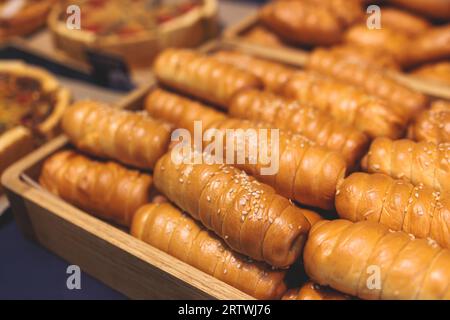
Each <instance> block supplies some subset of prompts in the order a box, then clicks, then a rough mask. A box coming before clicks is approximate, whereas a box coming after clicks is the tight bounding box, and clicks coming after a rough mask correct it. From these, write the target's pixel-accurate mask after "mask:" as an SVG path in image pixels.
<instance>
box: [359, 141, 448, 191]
mask: <svg viewBox="0 0 450 320" xmlns="http://www.w3.org/2000/svg"><path fill="white" fill-rule="evenodd" d="M366 165H367V171H368V172H370V173H384V174H387V175H390V176H391V177H393V178H395V179H407V180H408V181H411V183H413V184H415V185H420V184H423V185H424V186H427V187H430V188H432V189H434V190H436V191H440V192H441V193H443V194H446V193H448V194H450V143H441V144H439V145H436V144H434V143H432V142H414V141H412V140H408V139H402V140H390V139H388V138H377V139H375V140H374V141H373V142H372V145H371V146H370V149H369V153H368V154H367V164H366Z"/></svg>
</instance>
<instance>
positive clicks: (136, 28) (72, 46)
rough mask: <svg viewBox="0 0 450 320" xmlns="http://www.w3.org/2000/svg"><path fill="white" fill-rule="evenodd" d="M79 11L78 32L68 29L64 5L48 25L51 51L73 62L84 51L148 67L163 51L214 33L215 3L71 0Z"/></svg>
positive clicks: (82, 57) (205, 0) (211, 0)
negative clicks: (153, 3)
mask: <svg viewBox="0 0 450 320" xmlns="http://www.w3.org/2000/svg"><path fill="white" fill-rule="evenodd" d="M68 3H70V4H76V5H78V6H79V8H80V12H81V19H80V25H79V27H80V29H78V30H77V29H73V28H74V27H73V25H71V27H70V28H71V29H70V28H69V27H68V25H67V21H73V20H71V19H70V14H67V13H66V4H65V3H64V2H63V3H61V4H59V5H57V6H55V8H54V9H53V10H52V12H51V13H50V15H49V18H48V25H49V28H50V30H51V32H52V34H53V39H54V42H55V45H56V47H58V48H59V49H61V50H63V51H64V52H65V53H66V54H68V55H69V56H71V57H72V58H75V59H77V60H82V61H85V60H86V50H88V49H90V50H94V51H98V52H105V53H109V54H113V55H116V56H119V57H121V58H123V59H124V60H125V61H126V63H127V64H128V65H130V66H131V67H148V66H150V65H151V63H152V60H153V58H154V57H155V56H156V54H157V53H158V52H159V51H160V50H161V49H163V48H166V47H172V46H183V47H192V46H196V45H199V44H200V43H201V42H202V41H204V40H205V39H207V38H209V37H210V36H211V35H214V33H215V31H216V30H217V28H216V27H217V23H216V22H217V19H216V17H217V7H218V5H217V0H179V1H175V2H174V1H161V4H160V6H155V7H149V5H148V3H149V1H146V0H125V1H107V0H76V1H73V0H70V1H69V2H68Z"/></svg>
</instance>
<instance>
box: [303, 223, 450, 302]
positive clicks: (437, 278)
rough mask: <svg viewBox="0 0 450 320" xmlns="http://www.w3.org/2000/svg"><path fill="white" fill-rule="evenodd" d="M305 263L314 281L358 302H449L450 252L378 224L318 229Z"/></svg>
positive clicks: (308, 246)
mask: <svg viewBox="0 0 450 320" xmlns="http://www.w3.org/2000/svg"><path fill="white" fill-rule="evenodd" d="M303 260H304V265H305V270H306V273H307V274H308V275H309V276H310V277H311V279H312V280H313V281H315V282H317V283H319V284H321V285H329V286H331V287H332V288H334V289H336V290H339V291H341V292H344V293H347V294H350V295H354V296H358V297H360V298H362V299H383V300H384V299H387V300H390V299H405V300H409V299H432V300H434V299H448V298H449V297H450V286H449V283H450V251H449V250H447V249H442V248H440V247H439V246H436V245H434V244H432V243H429V242H428V241H427V240H424V239H420V240H419V239H411V238H410V237H409V236H408V235H407V234H406V233H404V232H390V231H389V228H388V227H386V226H384V225H382V224H379V223H375V222H370V221H363V222H358V223H352V222H350V221H348V220H334V221H323V222H320V223H317V224H316V225H315V226H314V227H313V228H312V230H311V232H310V235H309V238H308V241H307V244H306V247H305V251H304V255H303ZM374 279H375V280H377V279H379V280H380V281H379V282H378V281H374ZM378 284H379V286H378Z"/></svg>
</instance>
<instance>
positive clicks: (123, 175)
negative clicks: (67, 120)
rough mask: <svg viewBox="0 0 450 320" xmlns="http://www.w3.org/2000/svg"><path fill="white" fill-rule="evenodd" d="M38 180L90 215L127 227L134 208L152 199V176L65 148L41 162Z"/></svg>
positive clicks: (46, 187) (49, 189)
mask: <svg viewBox="0 0 450 320" xmlns="http://www.w3.org/2000/svg"><path fill="white" fill-rule="evenodd" d="M39 183H40V184H41V185H42V186H43V187H44V188H45V189H47V190H48V191H50V192H51V193H53V194H55V195H57V196H58V197H61V198H62V199H64V200H66V201H67V202H69V203H71V204H73V205H75V206H77V207H79V208H81V209H83V210H85V211H87V212H89V213H91V214H93V215H96V216H98V217H100V218H103V219H105V220H110V221H113V222H115V223H118V224H120V225H123V226H130V224H131V220H132V218H133V215H134V213H135V211H136V210H137V209H138V208H139V207H141V206H143V205H144V204H146V203H148V202H149V201H150V199H151V187H152V177H151V176H150V175H148V174H143V173H140V172H138V171H135V170H130V169H127V168H125V167H122V166H121V165H119V164H116V163H114V162H99V161H94V160H91V159H89V158H87V157H85V156H83V155H80V154H78V153H76V152H74V151H68V150H67V151H61V152H58V153H56V154H54V155H52V156H51V157H50V158H48V159H47V160H46V161H45V162H44V165H43V167H42V171H41V175H40V177H39Z"/></svg>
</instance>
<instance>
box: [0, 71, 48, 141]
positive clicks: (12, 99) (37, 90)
mask: <svg viewBox="0 0 450 320" xmlns="http://www.w3.org/2000/svg"><path fill="white" fill-rule="evenodd" d="M55 100H56V99H55V95H54V94H52V93H50V94H49V93H45V92H44V91H43V90H42V84H41V83H40V82H39V80H37V79H34V78H32V77H27V76H18V75H15V74H13V73H6V72H0V134H2V133H4V132H5V131H7V130H9V129H11V128H13V127H15V126H17V125H24V126H26V127H28V128H30V129H32V130H34V129H35V128H36V127H37V126H38V125H39V124H40V123H41V122H43V121H44V120H45V119H46V118H47V117H48V116H49V115H50V114H51V112H52V109H53V106H54V105H55Z"/></svg>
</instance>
